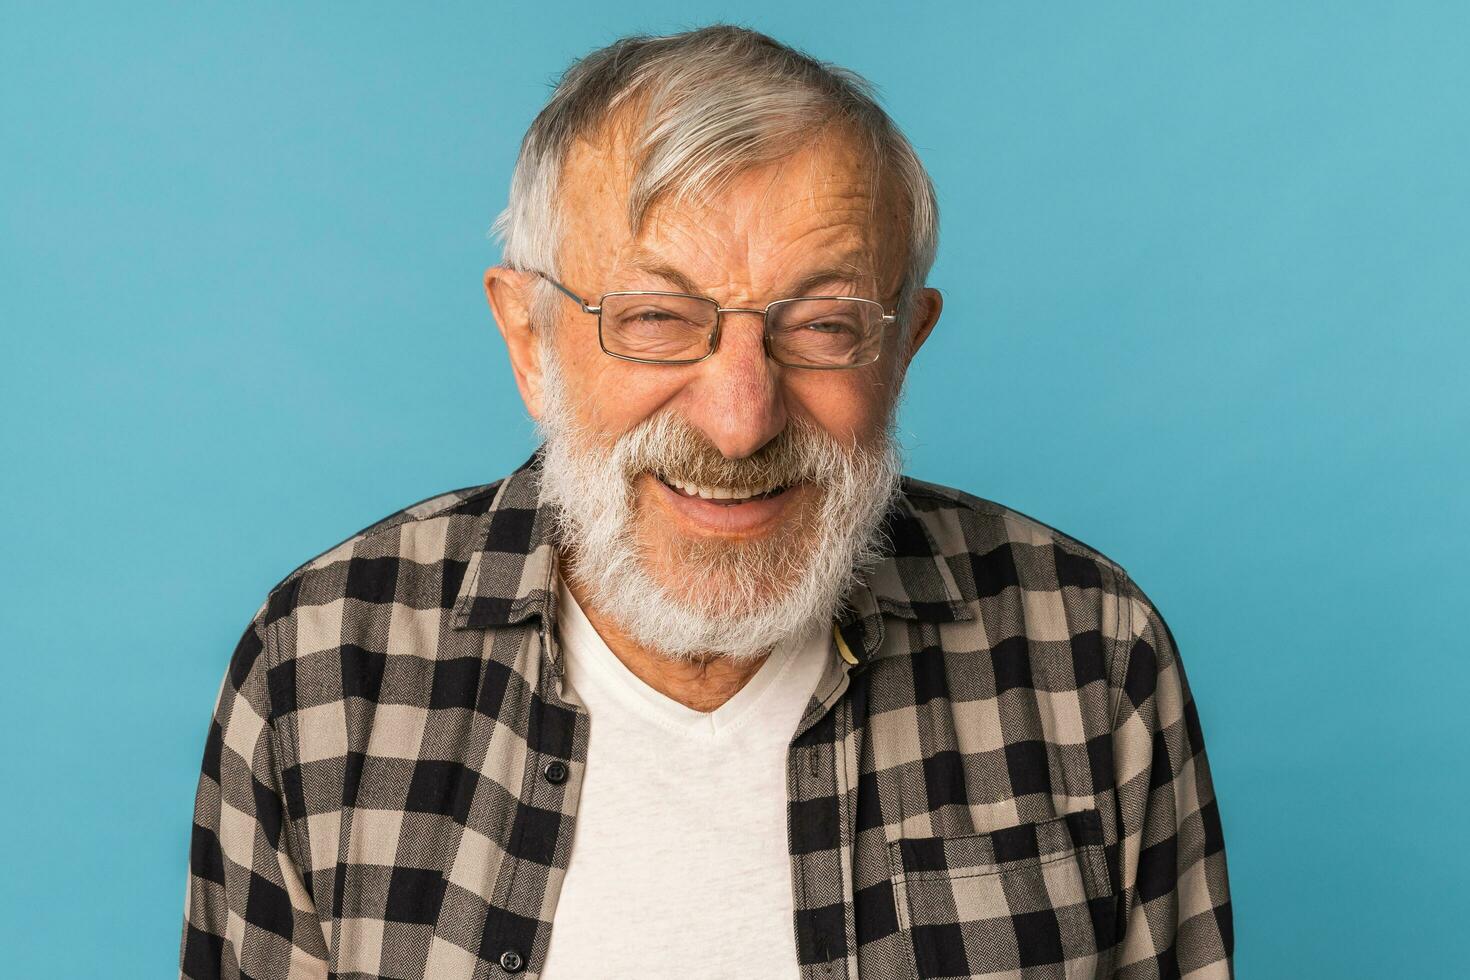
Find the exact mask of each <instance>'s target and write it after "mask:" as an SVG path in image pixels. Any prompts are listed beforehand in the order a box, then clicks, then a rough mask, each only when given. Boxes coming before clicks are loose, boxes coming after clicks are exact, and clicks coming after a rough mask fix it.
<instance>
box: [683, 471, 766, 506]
mask: <svg viewBox="0 0 1470 980" xmlns="http://www.w3.org/2000/svg"><path fill="white" fill-rule="evenodd" d="M654 475H655V476H656V477H657V478H658V481H659V482H660V483H662V484H663V485H664V486H666V487H668V488H669V489H670V490H672V491H674V492H675V493H677V494H679V495H680V496H681V497H695V498H698V499H700V500H707V501H709V502H710V503H712V504H723V505H725V506H727V507H728V506H733V505H735V504H745V503H749V502H751V501H752V500H770V499H771V498H773V497H779V496H780V495H781V494H783V493H785V492H786V491H787V490H790V489H791V487H790V486H789V485H788V486H770V487H714V486H703V485H701V484H698V483H684V482H681V481H679V480H675V479H672V478H670V477H668V476H665V475H664V474H662V473H656V474H654Z"/></svg>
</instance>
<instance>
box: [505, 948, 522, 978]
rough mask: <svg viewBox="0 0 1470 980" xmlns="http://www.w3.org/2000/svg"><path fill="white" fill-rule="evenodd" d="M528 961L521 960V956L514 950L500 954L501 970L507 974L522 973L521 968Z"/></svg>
mask: <svg viewBox="0 0 1470 980" xmlns="http://www.w3.org/2000/svg"><path fill="white" fill-rule="evenodd" d="M525 965H526V961H525V960H523V959H521V954H520V953H517V952H516V951H515V950H513V949H508V950H506V951H505V952H503V953H501V954H500V968H501V969H502V970H504V971H505V972H506V973H520V972H521V967H523V966H525Z"/></svg>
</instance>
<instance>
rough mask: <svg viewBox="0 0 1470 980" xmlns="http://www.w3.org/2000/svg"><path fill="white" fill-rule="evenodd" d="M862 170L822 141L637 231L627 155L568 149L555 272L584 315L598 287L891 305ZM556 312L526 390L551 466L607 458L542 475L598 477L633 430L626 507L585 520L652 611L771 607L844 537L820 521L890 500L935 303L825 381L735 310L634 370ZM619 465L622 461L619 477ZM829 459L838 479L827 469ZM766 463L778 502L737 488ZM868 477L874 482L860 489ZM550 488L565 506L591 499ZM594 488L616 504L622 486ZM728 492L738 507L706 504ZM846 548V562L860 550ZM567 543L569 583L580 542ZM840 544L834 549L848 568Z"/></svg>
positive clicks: (883, 201)
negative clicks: (614, 532) (908, 401)
mask: <svg viewBox="0 0 1470 980" xmlns="http://www.w3.org/2000/svg"><path fill="white" fill-rule="evenodd" d="M870 173H871V169H870V168H869V167H868V165H867V164H866V161H865V160H864V158H863V157H861V156H860V155H859V153H857V152H856V151H855V149H854V148H853V147H852V146H851V145H850V144H849V143H848V142H847V141H846V140H844V139H841V138H830V139H827V140H824V141H822V142H819V143H817V144H815V145H813V146H812V147H810V148H808V149H806V150H802V151H800V152H798V153H796V154H794V155H793V156H791V157H789V158H787V159H785V160H783V161H780V162H778V163H776V164H773V165H770V166H765V167H762V168H760V169H757V170H753V171H749V172H746V173H744V174H741V175H740V176H738V177H737V178H735V180H734V181H733V182H732V183H731V185H730V186H729V188H728V190H726V191H724V192H723V193H721V194H720V195H719V196H717V197H715V198H712V199H710V200H705V201H701V202H697V203H694V204H682V205H675V204H664V205H656V206H655V207H654V208H653V209H652V211H651V212H650V214H649V216H648V218H647V220H646V221H645V223H644V226H643V227H642V228H641V229H640V232H639V234H638V235H637V236H636V237H635V236H634V235H633V234H632V233H631V231H630V230H629V228H628V226H627V217H626V215H627V204H626V202H627V197H628V188H629V168H628V165H627V157H626V153H625V151H624V147H623V145H622V144H621V142H619V141H616V140H613V141H604V145H601V146H599V147H594V146H591V145H589V144H586V143H579V144H578V145H577V147H576V148H575V149H574V151H573V152H572V154H571V155H570V157H569V159H568V161H567V164H566V168H565V171H564V175H563V180H562V193H561V200H560V207H561V211H562V214H563V216H564V217H563V221H564V225H563V227H564V234H563V239H562V243H563V244H562V251H561V255H560V270H559V276H558V278H559V279H560V280H561V281H562V282H564V283H565V284H566V285H567V286H568V287H569V288H571V289H572V290H573V291H576V292H578V293H579V294H581V295H583V296H584V297H587V298H588V299H589V300H590V301H592V302H595V301H596V297H598V296H599V295H601V294H602V293H605V292H610V291H615V290H638V289H651V290H672V291H679V292H690V293H696V294H700V295H704V296H709V297H711V298H713V299H715V300H718V301H719V303H720V305H721V306H722V307H745V308H756V309H759V308H762V307H764V306H765V305H766V304H767V303H770V302H772V301H774V300H777V299H784V298H788V297H793V296H797V295H834V294H836V295H848V296H860V297H866V298H870V299H876V300H879V301H880V302H882V303H883V305H884V306H885V308H888V309H891V308H892V306H893V304H894V302H895V300H896V296H897V292H898V289H899V285H900V282H901V276H902V262H903V259H904V239H905V235H904V230H903V229H904V225H903V222H902V220H901V218H900V216H898V215H897V214H895V213H894V210H893V205H892V202H891V201H889V200H887V198H888V197H889V195H881V196H880V199H875V197H874V193H875V191H876V190H878V189H877V188H874V187H873V186H871V184H872V182H871V179H870ZM814 277H815V278H814ZM925 298H926V299H928V297H927V296H926V297H925ZM557 311H558V316H557V317H556V319H555V321H554V323H552V324H550V325H537V327H538V330H539V334H538V336H539V343H541V344H544V345H545V346H543V347H539V351H540V352H541V354H542V356H541V357H540V358H538V359H537V363H535V365H534V366H533V367H532V368H530V369H528V371H527V374H528V375H530V377H527V378H525V379H523V380H522V385H523V392H524V393H526V394H527V402H528V406H529V407H530V408H531V411H532V413H533V415H536V416H537V417H538V419H540V420H541V422H542V424H543V428H545V429H546V431H547V432H548V435H549V436H550V440H551V442H552V443H553V444H554V445H555V444H557V443H558V442H559V441H560V442H561V443H563V445H561V447H560V448H561V449H562V450H563V452H562V455H561V458H562V462H563V463H564V464H566V465H563V466H553V467H552V468H551V469H552V470H553V471H555V472H557V473H560V472H562V471H563V470H567V471H568V472H570V471H569V469H568V468H569V467H570V465H571V463H572V461H574V460H582V461H585V460H587V459H589V458H592V457H599V458H600V461H601V462H602V463H603V464H605V465H604V467H603V469H601V470H596V469H593V468H588V467H585V466H584V467H583V468H582V469H581V471H580V475H579V476H577V477H575V478H573V477H571V476H569V475H565V474H564V478H562V477H554V478H555V479H561V481H562V482H563V483H571V482H578V483H579V484H586V483H587V482H588V481H606V480H609V479H612V478H613V476H614V474H613V472H612V471H611V470H609V469H608V468H607V465H610V463H609V459H610V458H611V454H613V453H614V452H615V451H616V450H617V449H618V447H620V446H621V447H622V448H624V449H626V448H627V446H628V444H629V440H630V439H631V438H632V437H634V436H637V438H638V440H639V445H640V446H642V447H643V450H642V451H641V452H640V453H638V454H635V455H636V459H637V462H636V465H633V466H631V467H630V470H631V472H627V473H624V474H622V477H623V478H624V479H625V480H626V488H625V489H626V500H627V506H626V508H625V509H623V510H618V509H617V508H616V507H614V508H613V510H615V511H618V512H617V514H616V515H614V514H613V513H612V512H611V511H609V512H606V513H602V514H601V515H600V516H597V517H596V519H597V520H601V521H603V523H604V524H606V523H608V522H610V521H613V522H615V521H622V522H624V523H625V524H626V525H627V526H626V527H621V528H620V529H619V532H618V533H619V534H621V535H623V536H624V537H631V538H632V540H631V541H624V542H623V545H624V546H625V547H626V548H627V549H629V550H630V552H631V553H633V554H636V558H637V563H638V566H639V568H640V570H641V572H642V573H643V574H646V576H647V578H648V579H649V580H650V581H651V582H653V583H656V585H657V586H659V587H660V588H661V589H662V590H663V593H664V594H663V595H662V596H661V597H659V598H658V600H657V601H663V602H665V603H667V602H668V600H673V601H674V602H675V603H677V602H681V601H682V602H688V603H694V604H698V605H701V606H702V608H703V609H704V610H705V611H706V612H720V611H724V612H726V613H728V614H729V618H730V619H731V620H732V621H734V620H739V619H741V617H742V616H747V614H749V613H751V612H752V609H753V607H755V606H759V605H761V604H767V605H769V604H770V603H772V602H774V601H776V600H778V599H780V598H781V597H782V596H781V593H782V590H783V589H785V588H786V587H787V586H791V585H792V584H793V583H794V582H795V581H796V580H797V579H799V578H800V577H801V572H802V568H801V559H802V558H803V557H804V556H810V555H813V554H815V553H816V552H818V551H820V550H822V549H823V548H826V549H827V550H828V551H831V550H832V548H833V542H834V541H835V540H837V539H839V538H843V537H844V535H847V536H849V537H850V536H851V535H850V533H849V532H850V530H851V529H842V528H834V527H832V525H833V524H840V523H842V522H843V521H844V514H843V513H842V512H841V511H842V509H843V508H846V509H847V510H849V511H851V512H852V513H851V514H850V517H851V519H852V520H853V521H857V522H864V521H865V522H866V523H868V524H871V523H873V519H872V517H871V515H865V514H864V513H861V511H864V510H865V509H866V510H871V509H873V507H874V506H876V505H877V504H881V503H882V502H883V501H882V500H877V501H875V500H873V499H867V500H863V499H859V498H861V497H862V496H863V494H864V493H866V494H867V497H868V498H873V497H875V496H880V497H882V498H883V499H884V500H886V497H887V495H888V494H889V493H891V491H892V480H893V477H894V475H895V474H892V473H888V472H887V470H889V469H891V468H892V467H891V466H886V465H882V464H884V463H886V457H887V456H891V455H892V447H891V445H890V443H889V436H888V429H889V426H890V424H891V420H892V414H893V411H894V408H895V402H896V398H897V394H898V390H899V385H900V382H901V379H902V373H903V369H904V368H905V367H906V365H907V361H908V359H909V357H910V356H911V355H912V352H913V350H914V349H915V348H916V347H917V342H918V341H919V340H921V339H922V336H923V334H924V333H926V332H927V329H928V327H929V326H932V322H933V318H934V316H937V312H938V311H937V304H935V305H934V306H933V308H932V309H931V308H930V307H929V306H926V305H924V304H921V306H920V315H919V316H917V317H916V318H915V319H916V321H918V323H917V324H916V326H915V327H914V328H912V329H911V330H903V329H895V328H890V330H889V332H888V334H887V335H886V336H885V338H884V341H883V347H882V353H881V355H880V357H879V359H878V360H877V361H876V362H875V363H873V364H869V365H865V366H862V367H857V368H851V369H845V370H835V371H830V370H829V371H823V370H810V369H802V368H792V367H783V366H781V365H778V364H775V363H774V362H772V361H771V360H770V359H769V358H767V357H766V354H765V350H764V348H763V345H762V329H763V328H762V323H761V319H760V318H759V317H758V316H755V315H751V314H738V313H737V314H729V313H726V314H723V317H724V320H723V323H722V328H721V334H720V342H719V349H718V350H717V351H716V352H715V353H714V355H713V356H711V357H709V358H707V359H706V360H704V361H701V362H699V363H696V364H687V365H650V364H638V363H633V362H628V361H623V360H620V359H617V358H614V357H610V356H608V355H607V354H604V353H603V352H602V351H601V350H600V349H599V346H598V343H597V332H596V331H597V320H596V318H595V317H594V316H590V315H587V314H584V313H582V312H581V311H580V310H578V309H577V307H576V305H575V304H574V303H572V302H571V301H570V300H567V301H565V302H564V303H562V304H560V305H559V306H558V307H557ZM931 314H932V315H931ZM548 326H549V329H547V327H548ZM502 327H504V324H503V323H502ZM548 416H550V417H548ZM650 427H652V431H653V432H654V433H655V435H656V438H655V440H654V442H653V443H652V445H653V450H652V451H651V452H650V451H649V450H648V446H649V445H650V443H649V438H648V436H649V433H650V431H651V428H650ZM671 439H672V441H670V440H671ZM676 449H677V450H678V451H675V450H676ZM661 452H662V453H666V454H667V455H668V456H669V457H670V459H671V460H672V461H671V462H668V461H665V460H664V459H661V458H660V455H659V454H660V453H661ZM552 455H555V454H552ZM627 459H628V456H627V454H626V453H624V454H623V456H622V458H621V459H620V461H619V464H618V465H620V466H623V465H627ZM798 459H800V460H802V461H803V462H801V463H797V462H795V461H796V460H798ZM839 459H841V460H844V461H845V462H846V463H847V464H849V465H848V466H847V469H846V470H841V468H834V467H836V465H837V460H839ZM813 460H825V462H820V461H818V462H814V461H813ZM725 461H728V462H725ZM771 466H774V467H775V472H776V473H777V475H778V476H780V474H782V473H785V474H791V473H800V474H805V475H804V476H803V477H801V478H798V479H795V480H794V481H791V482H784V481H783V482H781V484H780V485H779V486H778V487H777V488H776V490H777V492H774V493H760V494H759V495H757V496H754V497H751V496H747V495H745V494H743V493H740V492H741V491H765V490H768V489H769V487H768V486H767V484H768V483H770V482H771V480H769V479H767V478H766V477H765V476H764V474H767V473H769V472H770V467H771ZM818 474H823V475H821V476H818ZM691 476H693V477H696V478H697V479H693V480H691V479H689V477H691ZM680 477H682V478H683V479H680ZM864 481H868V482H873V481H876V484H875V485H872V486H870V487H867V488H864V487H862V486H861V484H862V483H863V482H864ZM844 482H846V483H847V484H849V485H847V486H842V484H843V483H844ZM694 483H698V484H701V485H702V486H700V487H696V486H693V485H692V484H694ZM721 483H723V484H725V485H720V484H721ZM563 489H564V490H565V492H564V494H563V496H565V497H573V496H581V495H585V494H588V493H592V494H596V493H598V492H599V491H598V488H595V487H589V486H585V485H579V487H578V488H577V489H575V490H572V489H570V488H566V487H564V488H563ZM601 489H602V492H605V493H606V494H608V495H610V496H617V495H618V494H619V493H620V492H621V490H622V489H624V488H619V487H616V486H607V487H604V488H601ZM701 491H706V492H707V491H713V493H714V496H715V498H716V499H706V497H704V496H701V495H700V494H701ZM730 492H735V493H737V496H736V497H735V498H727V499H718V497H719V495H721V494H724V493H730ZM834 494H835V495H836V496H834ZM844 495H845V496H844ZM593 519H594V518H593V517H592V516H589V517H588V518H587V521H588V522H590V521H592V520H593ZM585 525H586V522H584V527H583V528H582V530H583V531H586V526H585ZM860 530H861V531H862V532H863V533H864V535H868V532H869V531H870V530H871V529H870V528H868V527H863V528H860ZM824 534H825V535H826V537H825V539H824ZM849 543H851V544H853V545H854V547H857V550H861V548H860V547H858V546H860V545H862V544H864V543H865V542H849ZM570 544H571V545H572V551H573V554H572V555H571V557H572V559H573V568H574V571H575V570H576V554H575V550H576V544H577V543H576V542H575V541H572V542H570ZM838 550H839V551H840V550H841V549H838ZM852 551H853V548H848V549H847V552H844V553H845V554H847V555H848V557H849V558H850V557H852V554H851V553H852ZM828 557H829V558H830V557H832V556H830V555H829V556H828ZM602 559H603V561H604V563H605V562H606V561H607V560H610V559H608V558H607V557H606V556H602ZM828 577H829V578H830V577H831V575H830V574H829V576H828ZM828 591H830V590H828ZM828 614H830V610H828ZM665 632H667V630H665Z"/></svg>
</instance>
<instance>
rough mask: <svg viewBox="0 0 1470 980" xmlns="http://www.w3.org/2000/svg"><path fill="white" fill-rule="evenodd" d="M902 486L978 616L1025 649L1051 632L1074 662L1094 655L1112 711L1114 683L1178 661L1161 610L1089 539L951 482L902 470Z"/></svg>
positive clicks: (1033, 648)
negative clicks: (1011, 633) (1010, 634)
mask: <svg viewBox="0 0 1470 980" xmlns="http://www.w3.org/2000/svg"><path fill="white" fill-rule="evenodd" d="M903 496H904V499H905V501H906V502H907V504H908V510H909V512H910V513H911V514H912V515H913V520H915V521H916V522H917V523H918V525H920V527H921V528H922V535H923V536H924V537H926V538H927V539H928V540H929V542H930V546H931V547H932V548H933V549H934V550H935V552H936V553H937V555H938V556H939V558H940V564H941V565H942V566H944V567H947V568H948V569H950V570H952V572H953V577H954V582H955V584H956V586H957V587H958V589H959V591H960V592H961V593H962V599H963V602H964V604H965V605H967V606H970V607H971V608H972V609H973V610H974V611H975V618H976V620H977V621H984V622H988V623H989V624H990V625H991V626H992V627H994V626H996V624H1001V626H1000V628H1001V632H1005V631H1007V630H1010V631H1015V632H1016V634H1017V635H1018V636H1022V637H1024V638H1025V640H1026V643H1027V646H1028V648H1030V649H1029V653H1028V655H1031V654H1037V655H1044V651H1045V648H1046V646H1047V641H1058V642H1059V645H1060V646H1062V647H1065V648H1066V650H1067V652H1068V653H1069V657H1070V659H1071V660H1072V662H1073V664H1074V665H1079V664H1081V663H1082V662H1083V660H1084V659H1095V660H1096V662H1097V665H1098V670H1099V671H1100V672H1101V676H1103V677H1106V678H1107V680H1108V684H1109V686H1110V687H1111V688H1113V689H1114V692H1115V694H1114V697H1113V702H1114V703H1113V709H1114V711H1116V709H1117V701H1118V692H1121V691H1122V690H1123V689H1124V688H1125V687H1127V686H1128V685H1130V684H1133V685H1134V686H1136V687H1138V688H1139V689H1140V692H1141V690H1142V689H1143V688H1144V687H1147V686H1149V685H1150V684H1151V683H1152V678H1153V677H1154V676H1155V675H1156V674H1158V673H1160V672H1165V671H1168V670H1171V669H1174V668H1175V667H1176V665H1177V664H1178V657H1179V654H1178V648H1177V646H1176V644H1175V642H1174V638H1173V635H1172V633H1171V631H1170V628H1169V626H1168V624H1167V623H1166V621H1165V620H1164V617H1163V614H1162V613H1161V612H1160V611H1159V609H1158V607H1157V606H1156V605H1155V604H1154V602H1153V600H1152V599H1150V598H1149V596H1148V594H1147V593H1145V592H1144V590H1143V589H1142V588H1141V587H1140V586H1139V585H1138V584H1137V582H1135V581H1134V579H1133V577H1132V576H1131V575H1130V574H1129V572H1128V571H1127V570H1126V569H1125V568H1124V567H1123V566H1122V565H1121V564H1119V563H1118V562H1116V561H1114V560H1113V559H1112V558H1110V557H1108V556H1107V555H1105V554H1103V553H1102V552H1101V551H1099V550H1098V549H1097V548H1094V547H1092V546H1091V545H1088V544H1086V543H1085V542H1083V541H1081V540H1079V539H1078V538H1076V537H1073V536H1072V535H1070V534H1067V533H1065V532H1063V531H1061V530H1058V529H1057V528H1055V527H1053V526H1051V525H1050V524H1047V523H1045V522H1043V521H1040V520H1038V519H1036V518H1035V517H1032V516H1030V515H1028V514H1025V513H1022V512H1021V511H1018V510H1016V509H1015V508H1013V507H1009V506H1006V505H1005V504H1000V503H997V502H995V501H993V500H987V499H985V498H983V497H977V496H975V495H973V494H969V493H966V492H964V491H962V490H957V489H955V488H953V487H946V486H941V485H939V484H935V483H927V482H925V481H922V480H915V479H912V478H909V477H905V478H904V481H903ZM908 533H909V534H910V535H911V536H917V535H918V533H919V532H918V531H917V530H910V531H909V532H908ZM898 547H899V550H900V551H902V550H903V546H902V545H899V546H898ZM988 639H989V640H990V641H991V642H992V643H993V642H995V641H996V640H997V639H1001V640H1002V641H1003V637H998V636H993V635H992V636H989V637H988ZM1089 650H1095V654H1096V656H1095V658H1094V657H1093V656H1092V655H1089V654H1088V652H1087V651H1089Z"/></svg>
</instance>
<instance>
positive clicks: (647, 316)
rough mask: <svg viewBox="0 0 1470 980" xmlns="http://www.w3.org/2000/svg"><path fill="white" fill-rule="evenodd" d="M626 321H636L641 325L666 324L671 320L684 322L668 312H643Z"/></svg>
mask: <svg viewBox="0 0 1470 980" xmlns="http://www.w3.org/2000/svg"><path fill="white" fill-rule="evenodd" d="M625 319H629V320H636V321H638V322H640V323H665V322H667V321H669V320H682V319H684V318H683V317H681V316H675V315H674V314H672V313H670V312H669V311H668V310H642V311H640V312H638V313H634V314H633V315H632V316H629V317H626V318H625Z"/></svg>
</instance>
